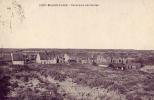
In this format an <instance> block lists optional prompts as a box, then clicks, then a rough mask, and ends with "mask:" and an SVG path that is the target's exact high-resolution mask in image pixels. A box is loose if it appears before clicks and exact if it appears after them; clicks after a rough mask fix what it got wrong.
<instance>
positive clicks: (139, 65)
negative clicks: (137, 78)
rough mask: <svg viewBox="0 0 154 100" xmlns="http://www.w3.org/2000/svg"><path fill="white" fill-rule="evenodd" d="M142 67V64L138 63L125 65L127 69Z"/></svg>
mask: <svg viewBox="0 0 154 100" xmlns="http://www.w3.org/2000/svg"><path fill="white" fill-rule="evenodd" d="M141 67H142V64H140V63H135V62H134V63H127V64H126V68H127V69H139V68H141Z"/></svg>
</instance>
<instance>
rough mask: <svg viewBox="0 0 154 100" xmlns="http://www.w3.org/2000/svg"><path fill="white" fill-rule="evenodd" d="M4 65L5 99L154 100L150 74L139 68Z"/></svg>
mask: <svg viewBox="0 0 154 100" xmlns="http://www.w3.org/2000/svg"><path fill="white" fill-rule="evenodd" d="M4 68H5V74H7V75H8V76H9V77H10V79H9V82H10V86H9V89H10V92H9V93H8V95H7V96H8V99H9V100H154V87H153V86H154V74H152V73H150V74H149V73H146V72H143V71H140V70H127V71H120V70H113V69H110V68H103V67H98V66H92V65H79V64H74V65H58V64H57V65H39V64H30V65H27V66H24V67H23V66H9V67H8V66H5V67H4ZM6 69H8V70H6Z"/></svg>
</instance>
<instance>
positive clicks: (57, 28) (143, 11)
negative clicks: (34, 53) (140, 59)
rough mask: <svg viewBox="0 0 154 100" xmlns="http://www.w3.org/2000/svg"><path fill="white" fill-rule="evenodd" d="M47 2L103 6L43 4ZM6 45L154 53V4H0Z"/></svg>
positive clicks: (5, 0)
mask: <svg viewBox="0 0 154 100" xmlns="http://www.w3.org/2000/svg"><path fill="white" fill-rule="evenodd" d="M12 1H13V3H12ZM47 3H49V4H56V3H67V4H70V3H79V4H80V3H81V4H87V3H88V4H89V3H95V4H99V6H98V7H40V6H39V4H47ZM18 4H20V5H21V8H20V7H19V6H18ZM0 44H1V46H2V45H3V47H4V48H92V49H94V48H96V49H153V50H154V1H153V0H0Z"/></svg>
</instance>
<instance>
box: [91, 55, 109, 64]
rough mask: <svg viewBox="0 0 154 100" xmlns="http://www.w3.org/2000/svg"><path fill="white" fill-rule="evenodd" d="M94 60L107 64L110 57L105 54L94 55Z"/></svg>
mask: <svg viewBox="0 0 154 100" xmlns="http://www.w3.org/2000/svg"><path fill="white" fill-rule="evenodd" d="M94 61H95V62H96V63H97V64H98V65H109V64H110V63H111V57H109V56H106V55H95V56H94Z"/></svg>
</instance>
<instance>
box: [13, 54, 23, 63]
mask: <svg viewBox="0 0 154 100" xmlns="http://www.w3.org/2000/svg"><path fill="white" fill-rule="evenodd" d="M11 59H12V64H13V65H24V63H25V61H24V55H23V54H21V53H14V54H13V53H11Z"/></svg>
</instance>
